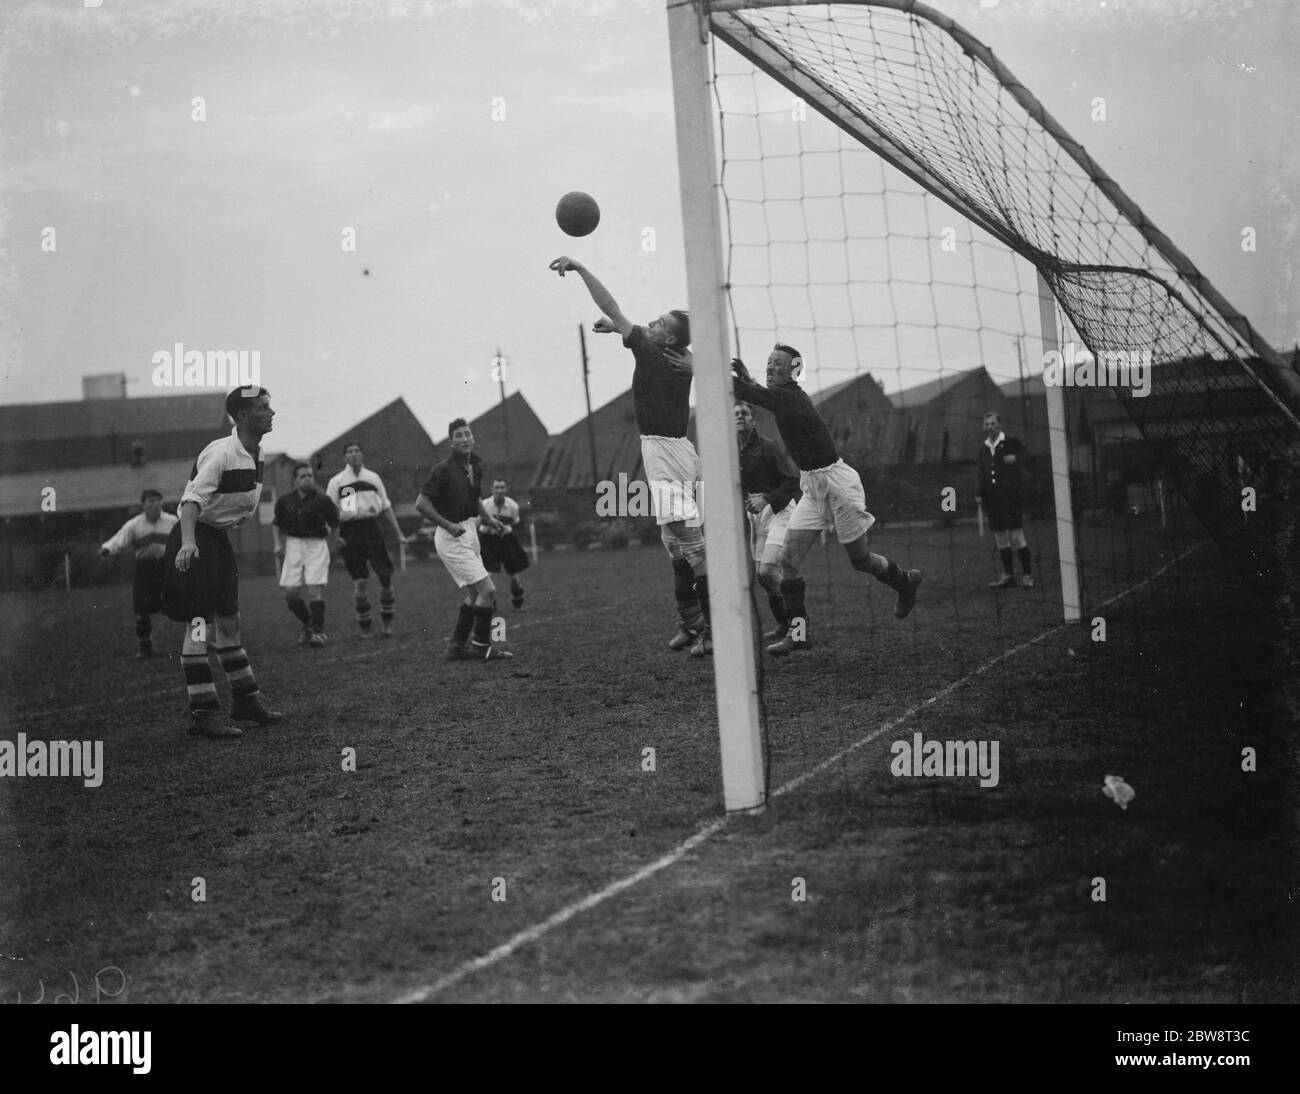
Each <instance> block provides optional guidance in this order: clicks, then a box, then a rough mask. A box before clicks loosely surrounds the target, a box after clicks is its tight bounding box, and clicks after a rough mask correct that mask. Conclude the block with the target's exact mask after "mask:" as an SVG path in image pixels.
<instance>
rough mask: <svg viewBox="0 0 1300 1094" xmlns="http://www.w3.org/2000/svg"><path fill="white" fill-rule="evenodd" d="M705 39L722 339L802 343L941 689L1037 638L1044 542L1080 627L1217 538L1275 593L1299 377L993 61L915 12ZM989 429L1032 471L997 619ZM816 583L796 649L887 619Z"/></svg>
mask: <svg viewBox="0 0 1300 1094" xmlns="http://www.w3.org/2000/svg"><path fill="white" fill-rule="evenodd" d="M701 25H702V26H703V25H704V23H702V24H701ZM707 26H708V29H709V30H710V31H711V37H710V54H711V72H712V77H711V88H710V91H711V95H712V98H713V103H714V111H715V119H716V120H715V123H714V124H715V127H716V130H715V136H716V140H717V157H718V164H719V178H718V199H719V200H720V202H721V204H722V209H723V213H722V223H723V239H722V241H721V242H722V248H723V260H724V264H725V282H726V290H725V291H726V296H727V308H728V317H729V322H730V325H731V331H730V335H731V341H732V345H733V348H734V349H735V351H736V352H737V353H738V354H739V355H740V356H741V357H743V358H744V359H745V360H746V363H747V364H748V365H749V366H750V368H751V370H752V371H753V372H754V373H755V375H756V376H760V377H761V374H762V367H763V364H764V362H765V360H766V357H767V354H768V352H769V351H770V349H771V348H772V346H773V344H774V343H775V342H778V341H779V342H782V343H786V344H790V345H793V346H795V347H796V348H798V349H799V350H800V351H801V352H802V354H803V357H804V360H805V365H806V367H805V373H804V375H803V376H802V378H801V383H802V386H803V387H804V389H805V390H807V391H809V392H810V394H812V395H813V398H814V401H816V402H817V404H818V406H819V409H820V410H821V412H822V414H823V417H824V418H825V419H826V421H827V423H828V424H829V426H830V428H831V431H832V434H833V436H834V439H835V441H836V444H837V446H838V448H839V450H840V454H841V456H842V457H843V458H844V459H845V460H846V461H847V462H849V463H850V464H852V465H853V466H854V467H856V468H857V469H858V470H859V472H860V473H861V475H862V478H863V481H864V484H865V487H866V493H867V501H868V508H870V509H871V510H872V512H873V513H874V514H875V515H876V516H877V517H878V519H879V520H880V525H879V529H878V532H873V548H874V549H876V550H878V551H883V552H884V553H886V554H888V555H889V556H890V557H897V558H898V560H899V561H900V562H902V563H904V564H907V565H915V566H920V567H922V568H923V569H924V570H925V571H926V575H927V577H926V586H925V592H924V597H925V601H924V603H925V607H926V620H927V625H928V626H933V625H934V624H935V622H936V620H937V619H942V623H941V624H940V625H941V626H942V627H943V628H944V631H945V634H946V635H947V637H948V638H949V639H950V642H949V643H948V647H947V648H948V649H949V650H950V652H951V657H952V660H953V672H961V671H966V670H968V669H969V668H970V667H971V666H972V665H973V664H976V663H977V662H979V660H980V658H982V657H986V656H987V655H988V653H989V651H990V650H991V649H997V648H1006V646H1007V645H1008V644H1014V642H1015V641H1018V640H1021V639H1025V638H1027V637H1028V636H1029V635H1031V634H1032V633H1034V631H1035V628H1038V629H1039V631H1041V628H1043V627H1045V626H1049V625H1051V624H1054V623H1056V622H1059V620H1060V619H1061V600H1062V591H1063V590H1062V569H1063V567H1062V566H1061V552H1062V551H1063V550H1064V548H1065V543H1066V540H1069V542H1070V545H1071V547H1074V548H1077V573H1078V577H1079V579H1080V584H1081V598H1082V605H1083V619H1084V621H1085V623H1087V622H1089V620H1090V619H1091V618H1092V617H1093V616H1094V615H1096V614H1098V613H1103V614H1104V609H1105V608H1106V607H1107V606H1108V605H1111V604H1113V603H1115V602H1116V598H1138V597H1152V596H1178V595H1180V589H1179V586H1178V574H1179V566H1180V563H1181V560H1183V559H1184V558H1186V557H1187V555H1188V553H1189V552H1191V551H1194V550H1196V549H1197V548H1198V547H1199V546H1200V545H1202V544H1205V543H1208V541H1209V540H1212V541H1214V543H1216V544H1217V548H1218V549H1219V550H1221V551H1222V552H1223V553H1224V554H1226V556H1227V558H1228V559H1229V560H1230V561H1231V563H1232V564H1233V565H1234V566H1235V567H1236V569H1237V570H1238V572H1239V573H1240V574H1241V576H1242V578H1243V579H1244V580H1245V581H1246V582H1247V583H1248V584H1249V585H1251V586H1253V587H1255V588H1256V589H1258V590H1259V591H1260V592H1261V593H1262V594H1264V595H1266V596H1269V595H1273V594H1275V593H1277V592H1278V591H1280V589H1281V588H1282V585H1283V568H1284V555H1285V551H1286V543H1287V542H1288V537H1289V536H1290V529H1289V526H1288V522H1289V520H1290V519H1291V518H1290V517H1289V513H1290V511H1291V510H1290V507H1289V505H1288V504H1287V501H1288V497H1287V491H1288V489H1289V480H1290V477H1291V476H1293V474H1294V471H1295V469H1296V467H1297V466H1298V465H1300V463H1298V461H1297V453H1298V452H1300V423H1298V421H1297V407H1300V398H1297V391H1298V390H1300V384H1298V382H1297V378H1296V374H1295V372H1294V369H1292V368H1291V367H1289V366H1288V365H1287V364H1286V363H1285V362H1284V361H1283V359H1282V358H1281V357H1280V356H1279V355H1278V354H1277V353H1276V351H1274V349H1273V348H1272V347H1270V346H1269V345H1268V344H1267V343H1266V342H1265V341H1264V340H1263V339H1262V338H1260V337H1259V336H1258V334H1257V333H1256V332H1255V331H1254V330H1253V328H1252V327H1251V325H1250V323H1249V322H1248V321H1247V320H1246V319H1245V317H1243V316H1242V315H1240V314H1239V313H1237V312H1236V311H1235V310H1234V309H1233V308H1232V306H1231V305H1230V304H1229V303H1228V302H1227V301H1226V300H1225V299H1224V298H1223V297H1222V296H1221V295H1220V294H1219V293H1218V292H1217V291H1216V290H1215V289H1214V287H1213V286H1212V285H1211V284H1210V283H1209V281H1208V280H1207V279H1206V278H1205V277H1204V276H1203V275H1202V274H1201V273H1200V272H1199V271H1198V270H1197V269H1196V268H1195V267H1194V266H1193V264H1192V263H1191V262H1190V261H1189V260H1188V259H1187V258H1186V256H1184V255H1183V254H1182V253H1181V252H1180V251H1179V250H1178V249H1177V248H1176V247H1175V246H1174V244H1173V243H1172V241H1170V240H1169V239H1168V238H1167V237H1166V236H1164V235H1163V234H1162V233H1161V232H1160V231H1159V230H1158V229H1157V228H1156V227H1155V226H1154V225H1153V224H1152V223H1151V222H1150V221H1149V220H1147V218H1146V217H1145V216H1144V215H1143V213H1142V212H1141V210H1140V209H1139V208H1138V207H1137V206H1136V205H1135V204H1134V203H1133V202H1132V201H1131V200H1129V199H1128V198H1127V196H1126V195H1125V194H1124V193H1123V191H1122V190H1121V189H1120V187H1119V186H1118V185H1117V184H1116V183H1115V182H1114V181H1113V180H1111V179H1110V178H1109V177H1108V176H1106V175H1105V173H1104V172H1103V171H1102V170H1101V168H1100V167H1099V166H1098V165H1097V164H1095V163H1094V162H1093V161H1092V159H1091V158H1090V157H1089V156H1088V155H1087V153H1086V152H1085V151H1084V149H1083V148H1082V147H1081V146H1080V145H1079V144H1078V143H1077V142H1075V141H1074V140H1073V139H1072V138H1071V137H1070V136H1069V134H1068V133H1066V132H1065V131H1064V130H1063V129H1062V128H1061V127H1060V126H1059V125H1058V124H1057V123H1056V122H1055V121H1054V120H1053V119H1052V118H1051V117H1050V116H1049V115H1048V114H1047V112H1046V111H1045V110H1044V109H1043V107H1042V106H1041V104H1039V103H1038V102H1037V100H1036V99H1035V98H1034V97H1033V95H1032V94H1031V93H1030V92H1029V91H1028V90H1027V89H1025V88H1024V87H1023V86H1022V85H1020V84H1019V82H1018V81H1017V80H1016V79H1015V77H1014V76H1013V75H1012V74H1011V73H1010V72H1009V71H1008V70H1007V69H1006V68H1005V67H1004V66H1003V65H1002V64H1001V62H1000V61H999V60H998V59H997V58H996V57H995V56H994V55H993V53H992V52H991V51H990V50H989V49H988V48H987V47H986V46H984V45H983V44H982V43H980V42H979V41H977V40H976V39H974V38H973V37H971V36H970V35H969V34H968V33H966V32H965V31H964V30H963V29H962V28H961V27H959V26H958V25H957V24H955V23H954V22H952V21H951V20H950V19H948V18H946V17H945V16H943V15H942V14H940V13H937V12H934V11H932V10H930V9H928V8H926V7H924V6H923V5H920V4H915V3H912V2H911V0H875V2H866V3H853V4H845V3H841V4H831V5H826V4H789V3H783V4H776V3H766V2H758V3H753V2H750V3H741V2H738V0H713V2H711V3H709V4H708V5H707ZM1052 389H1055V390H1052ZM1057 396H1059V400H1057V406H1059V407H1060V413H1059V414H1058V415H1055V416H1054V420H1053V421H1051V422H1050V423H1049V404H1050V403H1051V402H1052V401H1053V400H1055V399H1056V397H1057ZM988 411H994V412H996V413H997V414H998V415H999V420H1000V424H1001V427H1002V429H1003V431H1004V432H1005V433H1007V434H1009V435H1014V436H1016V437H1018V438H1019V439H1020V440H1022V441H1023V442H1024V443H1025V445H1026V447H1027V448H1028V450H1029V452H1030V454H1031V457H1032V458H1031V459H1029V460H1028V461H1027V463H1026V466H1025V467H1024V468H1023V469H1022V474H1023V477H1024V479H1025V483H1026V488H1025V495H1026V514H1025V527H1026V533H1027V536H1026V538H1027V541H1028V546H1029V552H1028V553H1029V559H1028V561H1029V564H1030V571H1031V573H1032V574H1033V576H1034V578H1035V582H1036V584H1035V586H1034V587H1033V588H1032V589H1024V588H1022V587H1020V581H1021V575H1022V563H1021V559H1020V557H1019V552H1013V558H1012V569H1013V571H1014V573H1015V575H1016V578H1015V579H1016V582H1017V586H1018V588H1017V592H1016V595H1017V596H1018V597H1019V599H1015V600H1013V599H1012V598H1010V597H1008V596H1005V595H1002V596H999V595H996V594H995V593H992V592H991V591H990V590H989V589H988V585H989V583H990V581H992V580H995V579H997V578H998V577H999V576H1000V575H1001V574H1002V573H1003V572H1004V563H1005V561H1006V560H1005V555H1004V554H1002V553H1001V552H999V550H998V549H997V547H996V546H995V543H994V538H993V536H992V535H991V534H990V532H989V530H988V529H987V528H984V527H983V526H982V516H983V514H982V513H981V510H980V508H979V507H978V506H977V502H976V495H977V494H978V488H977V484H976V472H975V461H976V455H977V453H978V451H979V447H980V445H981V444H982V443H983V437H984V432H983V423H984V418H985V414H986V412H988ZM759 422H760V430H761V431H763V432H765V433H767V434H768V435H770V436H773V437H775V436H776V430H775V428H774V426H773V425H772V423H771V421H770V419H765V418H764V416H763V415H761V414H760V415H759ZM1054 447H1055V449H1056V460H1055V467H1053V459H1052V451H1053V448H1054ZM1062 480H1064V482H1063V481H1062ZM1065 483H1068V486H1069V490H1068V492H1064V491H1063V489H1062V487H1063V486H1064V484H1065ZM1063 504H1064V505H1068V510H1069V511H1068V512H1064V511H1063ZM1207 549H1209V548H1208V547H1207ZM1071 568H1073V567H1071ZM808 570H809V573H808V580H809V586H810V602H809V607H810V612H809V614H810V617H813V619H812V622H811V625H812V627H813V628H814V634H816V628H817V627H818V624H819V623H820V624H821V628H822V634H823V635H825V636H826V637H828V638H829V640H830V642H831V643H832V644H833V643H834V642H835V641H836V640H837V638H842V637H844V635H846V634H850V633H853V634H856V633H857V632H856V631H855V630H854V628H856V627H857V626H858V625H859V624H860V623H861V622H862V618H861V617H862V615H863V612H864V611H865V613H866V616H865V619H866V623H867V625H868V627H869V631H870V633H871V634H872V635H875V634H877V633H878V632H883V631H884V628H886V627H887V626H889V625H890V624H891V623H892V620H891V619H890V615H891V610H892V597H887V596H881V595H879V592H878V591H877V590H876V589H874V588H873V589H872V590H871V592H870V594H867V593H866V591H865V590H864V588H863V585H864V582H863V580H862V577H863V575H861V574H857V573H854V572H853V571H852V570H850V569H849V567H848V566H847V564H846V562H845V560H844V558H843V552H842V551H841V550H840V549H839V548H838V547H837V546H836V545H835V543H834V540H833V538H832V540H831V542H830V543H829V544H828V545H827V548H826V552H825V558H824V559H822V560H820V561H819V560H817V559H816V558H810V565H809V567H808ZM1157 579H1159V580H1157ZM814 584H816V585H817V587H818V589H819V590H820V594H819V595H814V593H813V586H814ZM758 599H759V600H760V601H761V599H762V598H761V597H759V598H758ZM864 600H865V607H864V606H863V602H864ZM818 613H820V614H821V615H822V617H823V618H822V619H821V620H816V619H815V616H816V615H817V614H818ZM760 614H762V613H761V605H760ZM764 622H766V619H765V620H764ZM916 625H917V624H915V623H913V622H911V621H909V623H908V624H906V625H905V626H907V627H908V628H912V627H915V626H916ZM841 628H843V629H844V633H843V634H841V633H840V630H841ZM908 633H911V631H910V630H909V631H908ZM881 641H884V639H883V638H882V639H881ZM904 645H906V643H904ZM918 686H919V685H918ZM918 697H919V693H918ZM802 732H803V731H802V730H801V731H800V733H802ZM844 739H845V740H847V739H848V733H847V731H846V733H845V735H844ZM838 743H842V742H838ZM798 747H802V745H801V746H798Z"/></svg>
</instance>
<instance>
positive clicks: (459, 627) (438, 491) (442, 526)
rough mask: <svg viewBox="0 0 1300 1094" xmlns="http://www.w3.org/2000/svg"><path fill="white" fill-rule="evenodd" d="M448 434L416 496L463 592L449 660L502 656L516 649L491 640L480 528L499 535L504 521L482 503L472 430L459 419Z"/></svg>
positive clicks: (492, 595) (492, 592) (491, 592)
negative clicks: (446, 449) (447, 449)
mask: <svg viewBox="0 0 1300 1094" xmlns="http://www.w3.org/2000/svg"><path fill="white" fill-rule="evenodd" d="M447 433H448V435H449V437H450V438H451V455H450V456H448V457H447V459H445V460H443V461H442V463H440V464H438V465H437V466H436V467H434V469H433V470H432V471H431V472H429V477H428V478H427V479H426V480H425V482H424V485H423V486H421V487H420V496H419V497H418V498H417V499H416V501H415V508H416V510H417V511H418V512H419V514H420V516H422V517H424V518H425V519H426V520H431V521H433V523H434V524H436V525H437V526H438V529H437V531H436V532H434V536H433V545H434V548H435V549H436V550H437V552H438V557H439V558H440V559H442V564H443V565H444V566H445V567H446V568H447V573H449V574H450V575H451V579H452V580H453V581H454V582H456V587H457V588H459V589H463V590H464V591H465V599H464V600H463V601H462V602H461V605H460V609H459V612H458V613H457V617H456V629H455V630H454V631H453V632H452V636H451V641H450V642H448V644H447V660H448V661H501V660H504V659H506V658H509V657H513V656H514V654H512V653H510V652H509V651H507V650H503V649H501V648H500V647H498V646H494V645H493V644H492V615H493V613H494V612H495V611H496V606H497V590H496V586H495V585H493V584H492V578H491V577H490V576H489V574H488V572H487V570H486V569H485V568H484V566H483V557H482V554H481V547H480V545H479V537H478V529H479V525H480V523H482V524H483V525H486V526H487V527H488V528H489V529H491V530H492V531H493V532H494V533H496V534H497V535H500V534H501V533H503V532H504V531H505V525H504V524H502V523H501V522H500V521H499V520H497V518H496V517H494V516H493V515H492V514H491V513H490V512H489V511H488V509H487V507H486V506H485V505H484V504H483V499H482V488H483V461H482V460H480V459H479V458H478V456H476V455H474V433H473V431H472V430H471V429H470V427H469V424H468V423H467V422H466V421H465V419H464V418H457V419H456V420H455V421H453V422H452V423H451V424H450V425H449V426H448V427H447ZM471 633H472V634H473V638H472V639H471V637H470V635H471ZM466 642H468V643H469V644H468V645H466Z"/></svg>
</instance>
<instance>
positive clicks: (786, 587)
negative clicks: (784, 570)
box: [781, 577, 808, 632]
mask: <svg viewBox="0 0 1300 1094" xmlns="http://www.w3.org/2000/svg"><path fill="white" fill-rule="evenodd" d="M805 591H806V587H805V585H804V580H803V578H801V577H795V578H791V579H790V580H788V581H783V582H781V599H782V600H783V601H784V603H785V623H786V626H788V627H791V628H793V627H795V626H797V625H798V623H799V622H802V623H803V625H804V629H805V632H806V631H807V627H808V612H807V610H806V609H805V608H804V603H803V598H804V593H805Z"/></svg>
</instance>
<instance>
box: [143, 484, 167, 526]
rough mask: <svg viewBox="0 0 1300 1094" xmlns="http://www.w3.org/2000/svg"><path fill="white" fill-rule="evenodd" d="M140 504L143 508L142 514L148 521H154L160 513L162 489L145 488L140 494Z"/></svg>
mask: <svg viewBox="0 0 1300 1094" xmlns="http://www.w3.org/2000/svg"><path fill="white" fill-rule="evenodd" d="M140 504H141V506H143V508H144V515H145V517H146V519H148V520H149V521H150V522H153V521H156V520H157V519H158V518H159V516H161V515H162V491H161V490H146V491H144V493H142V494H141V495H140Z"/></svg>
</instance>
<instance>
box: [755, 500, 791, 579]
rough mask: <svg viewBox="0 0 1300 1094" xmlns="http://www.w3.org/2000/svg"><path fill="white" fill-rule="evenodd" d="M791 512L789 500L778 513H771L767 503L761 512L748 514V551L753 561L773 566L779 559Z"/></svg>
mask: <svg viewBox="0 0 1300 1094" xmlns="http://www.w3.org/2000/svg"><path fill="white" fill-rule="evenodd" d="M793 512H794V503H793V502H791V503H788V504H787V505H786V506H785V508H784V509H782V510H781V511H780V512H779V513H773V512H772V507H771V506H770V505H767V506H764V507H763V511H762V512H761V513H757V514H755V513H750V514H749V553H750V555H751V556H752V557H753V559H754V561H755V562H758V563H763V564H766V565H768V566H775V565H776V564H777V563H778V562H779V561H780V560H781V548H782V547H784V546H785V532H786V529H787V528H788V527H789V526H790V514H791V513H793Z"/></svg>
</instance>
